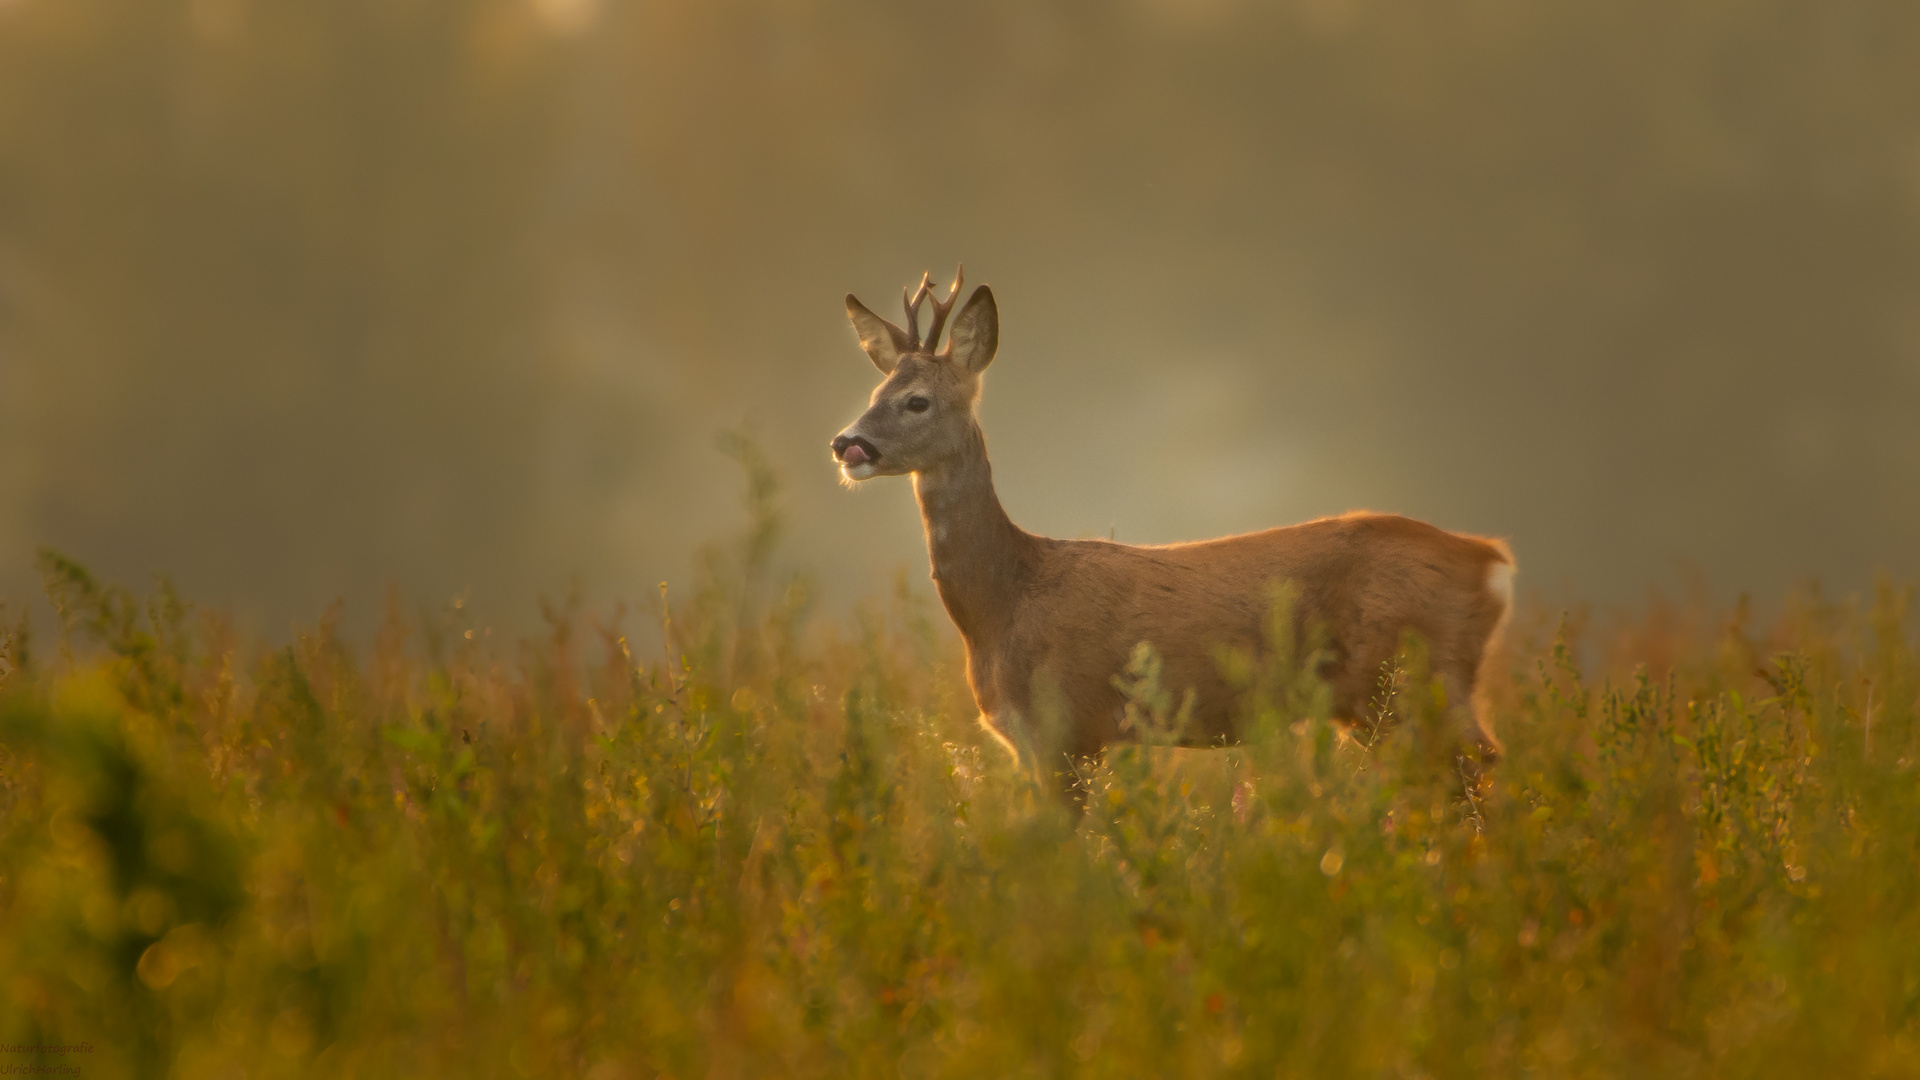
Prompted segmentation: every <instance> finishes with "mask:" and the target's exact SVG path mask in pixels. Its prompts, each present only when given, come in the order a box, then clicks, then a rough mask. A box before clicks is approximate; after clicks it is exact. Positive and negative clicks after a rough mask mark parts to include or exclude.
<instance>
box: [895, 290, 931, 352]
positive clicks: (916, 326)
mask: <svg viewBox="0 0 1920 1080" xmlns="http://www.w3.org/2000/svg"><path fill="white" fill-rule="evenodd" d="M932 295H933V275H932V274H921V275H920V287H919V288H918V289H915V290H914V291H913V293H912V294H911V295H909V294H908V292H907V290H906V289H904V288H903V289H901V290H900V302H901V303H902V304H904V305H905V306H906V309H907V337H908V338H910V339H912V341H913V347H914V348H915V349H918V348H920V302H921V301H922V300H925V299H927V298H928V297H930V296H932ZM933 306H934V308H935V310H936V311H937V310H938V309H939V307H940V301H938V300H935V301H934V302H933ZM938 340H940V320H939V318H938V317H936V318H935V319H934V323H933V338H932V340H930V341H929V342H928V344H929V345H931V344H932V343H933V342H934V341H938Z"/></svg>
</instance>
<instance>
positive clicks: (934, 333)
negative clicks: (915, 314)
mask: <svg viewBox="0 0 1920 1080" xmlns="http://www.w3.org/2000/svg"><path fill="white" fill-rule="evenodd" d="M966 276H967V268H966V266H964V265H961V266H957V267H955V268H954V271H953V284H952V285H950V286H948V287H947V302H946V303H944V304H943V303H941V302H940V300H939V298H938V297H936V296H934V295H933V294H932V293H931V292H929V293H928V294H927V299H929V300H932V301H933V327H932V328H931V329H930V330H928V331H927V348H929V349H932V348H938V347H939V345H940V331H942V330H944V329H946V327H947V315H948V313H949V312H951V311H952V310H953V302H954V301H955V300H958V299H959V298H960V286H961V285H962V284H963V283H965V281H966Z"/></svg>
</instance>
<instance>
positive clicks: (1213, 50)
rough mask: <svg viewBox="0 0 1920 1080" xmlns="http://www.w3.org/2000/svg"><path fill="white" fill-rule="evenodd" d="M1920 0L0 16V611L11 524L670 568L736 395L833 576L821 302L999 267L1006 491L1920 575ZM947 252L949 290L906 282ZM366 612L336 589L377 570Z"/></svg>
mask: <svg viewBox="0 0 1920 1080" xmlns="http://www.w3.org/2000/svg"><path fill="white" fill-rule="evenodd" d="M1916 41H1920V9H1916V8H1914V7H1912V6H1911V5H1905V4H1899V3H1892V2H1887V3H1853V2H1837V3H1826V4H1820V5H1801V4H1789V3H1784V2H1764V3H1752V4H1740V5H1729V4H1722V3H1717V2H1704V0H1697V2H1677V3H1676V2H1671V0H1661V2H1654V0H1644V2H1639V0H1628V2H1622V3H1609V4H1593V5H1554V6H1542V5H1537V4H1530V3H1522V2H1518V0H1514V2H1502V0H1491V2H1488V0H1477V2H1471V3H1468V2H1431V0H1420V2H1414V0H1404V2H1390V0H1345V2H1336V0H1299V2H1293V3H1273V4H1254V3H1242V2H1234V0H1208V2H1205V3H1190V4H1189V3H1171V2H1168V0H1137V2H1134V3H1113V4H1105V3H1044V2H1032V0H1017V2H1016V0H1005V2H984V3H976V4H970V5H966V6H964V7H955V6H953V5H931V4H930V5H919V4H889V3H880V2H877V0H860V2H854V0H842V2H829V0H815V2H804V0H717V2H703V3H613V2H598V0H486V2H452V0H411V2H407V3H394V2H392V0H339V2H330V3H326V4H278V3H266V2H263V0H184V2H179V3H169V2H138V3H136V2H131V0H6V2H0V597H6V598H8V599H10V600H12V599H15V598H21V597H25V596H28V595H31V594H33V593H34V592H36V591H37V583H36V581H35V578H34V571H33V565H32V551H33V548H34V546H35V545H39V544H47V545H51V546H54V547H56V548H59V549H61V550H63V551H66V552H68V553H70V554H72V555H73V556H75V557H76V558H78V559H80V560H81V561H83V562H85V563H87V564H89V565H91V566H93V567H94V568H95V569H96V570H98V571H100V572H102V573H103V574H104V575H105V576H108V577H110V578H115V579H118V580H123V581H128V582H130V583H134V584H142V583H144V581H145V578H146V575H147V574H148V573H149V572H151V571H165V572H169V573H171V574H172V575H174V576H175V578H176V579H177V580H178V582H179V584H180V586H181V589H182V591H183V592H184V593H185V594H186V595H188V596H190V597H194V598H197V599H200V600H203V601H207V602H212V603H216V604H224V605H230V606H232V607H233V608H234V609H236V610H237V611H239V612H241V613H242V614H243V615H244V616H245V617H246V618H248V619H249V620H251V621H253V622H255V623H256V624H259V625H262V626H265V627H268V628H272V629H274V630H275V631H276V632H277V631H278V630H279V629H280V628H282V627H284V626H285V625H287V623H288V622H289V621H290V620H296V619H298V620H307V619H311V618H312V617H313V615H314V613H316V612H317V611H318V610H319V609H320V608H321V607H323V606H324V605H325V604H326V603H328V602H329V601H331V600H333V599H334V598H336V597H340V598H345V599H346V600H347V602H348V610H349V612H350V618H357V617H361V616H364V617H365V618H367V619H369V620H370V619H371V617H372V615H373V614H374V612H375V611H376V609H377V606H378V598H379V596H380V593H381V590H382V589H383V588H384V587H385V586H386V584H387V583H389V582H394V583H398V584H399V585H401V586H402V588H403V589H404V590H405V591H406V592H407V593H408V594H409V595H411V596H416V597H420V598H425V599H435V598H443V597H448V596H452V595H454V594H456V593H460V592H462V591H467V590H470V595H471V597H472V602H473V603H474V604H476V605H477V606H478V607H479V608H480V609H482V610H487V611H491V612H494V613H496V614H497V615H498V617H499V618H500V619H502V620H504V621H507V622H512V621H514V620H528V619H531V618H532V614H533V612H534V610H535V609H534V606H533V597H534V596H536V595H537V594H538V593H540V592H541V591H546V592H549V593H556V592H561V591H564V590H565V589H566V587H567V584H568V582H569V581H570V580H571V579H573V578H575V577H576V576H577V578H578V580H579V581H580V583H581V586H582V589H583V592H584V593H585V595H586V596H587V597H589V598H590V599H594V600H596V601H598V600H604V599H608V598H614V597H624V598H628V599H630V600H642V599H643V598H644V597H646V596H647V595H649V594H650V593H651V591H652V588H653V586H654V584H655V583H656V582H657V581H659V580H661V579H662V578H667V579H670V580H675V581H684V580H685V579H686V576H687V574H688V570H689V567H690V565H691V562H690V552H692V551H693V549H694V548H695V547H696V546H697V545H698V544H699V543H701V542H702V541H706V540H709V539H712V538H715V537H720V536H724V535H727V534H728V533H730V532H731V531H733V530H735V529H737V528H738V525H739V522H740V513H739V509H738V506H739V491H740V488H741V480H740V477H739V474H738V470H737V468H736V467H735V466H734V465H733V463H732V462H731V461H730V460H729V459H727V458H726V457H725V456H724V455H723V454H722V453H720V452H719V450H718V449H717V447H716V435H717V434H718V433H719V432H721V431H724V430H734V429H740V428H743V427H744V428H745V429H746V430H749V431H750V432H751V433H752V434H753V437H754V438H755V440H756V441H757V442H758V444H759V445H760V447H761V448H762V449H763V450H764V452H765V453H766V454H767V455H768V456H769V457H770V458H771V459H772V460H773V461H774V462H775V464H776V465H777V467H778V468H779V470H780V472H781V474H782V477H783V479H784V482H785V499H786V506H787V523H788V526H789V534H788V547H787V549H786V550H787V557H788V559H789V560H790V561H791V562H793V563H795V564H797V565H801V566H806V567H810V568H812V569H813V570H815V571H817V573H818V575H819V578H820V580H821V582H822V584H823V587H824V589H825V590H826V593H827V595H828V597H829V598H830V599H833V600H835V601H836V602H837V601H838V600H844V599H846V598H849V597H854V596H859V595H865V594H868V593H872V592H875V591H877V590H879V589H882V588H884V586H885V583H886V581H887V580H888V578H889V577H890V573H891V570H892V568H894V567H897V566H901V565H905V566H908V567H910V568H911V569H912V572H913V574H914V575H915V576H916V577H917V576H918V575H919V574H920V573H921V570H922V567H923V566H924V558H925V555H924V551H923V549H922V546H921V539H920V536H919V532H918V521H917V518H916V516H915V514H914V512H913V510H912V506H911V499H910V495H909V493H908V491H907V488H906V485H905V484H904V483H893V484H875V485H868V487H867V489H865V490H862V491H860V492H858V493H854V494H849V493H847V492H845V491H843V490H842V489H840V488H839V487H838V486H837V484H836V474H835V471H834V469H833V467H832V465H831V463H830V462H829V460H828V455H827V450H826V442H827V439H828V438H829V437H831V436H832V434H833V433H834V432H835V431H837V430H839V428H840V427H841V426H843V425H844V424H845V423H846V422H847V421H848V420H849V419H851V418H852V417H853V416H854V415H856V414H857V413H858V412H859V411H860V409H861V408H862V407H863V403H864V400H865V396H866V394H867V392H868V390H869V389H870V388H871V385H872V383H873V381H874V373H873V371H872V369H871V367H870V366H869V365H868V364H867V362H866V361H865V359H864V358H863V357H862V356H861V355H860V352H859V350H858V349H857V347H856V346H855V343H854V340H853V336H852V333H851V331H850V330H849V329H848V328H847V326H846V323H845V319H844V315H843V309H842V306H841V303H840V297H841V296H842V295H843V294H844V293H846V292H847V291H849V290H851V291H854V292H856V293H858V294H859V295H860V296H861V297H862V298H864V299H865V300H867V302H868V303H870V304H872V305H873V306H874V307H875V308H876V310H880V311H882V313H885V314H891V313H892V310H893V306H894V305H893V303H892V300H891V298H892V296H893V295H894V294H895V293H896V292H897V291H898V290H899V288H900V287H901V286H902V285H903V284H905V283H908V282H909V281H910V280H918V277H919V274H920V273H921V271H923V270H931V271H933V273H934V274H935V276H936V277H940V276H942V275H948V274H951V272H952V268H953V265H954V263H955V262H957V261H962V260H964V261H965V263H966V265H967V271H968V278H969V280H970V281H975V282H990V283H991V284H992V285H993V287H994V290H995V293H996V295H997V296H998V298H999V301H1000V306H1001V312H1002V338H1001V341H1002V345H1001V354H1000V357H999V359H998V360H997V361H996V363H995V366H994V369H993V373H992V377H991V378H990V379H989V380H988V381H987V387H986V391H985V399H984V407H983V409H984V423H985V426H986V430H987V436H988V440H989V446H990V448H991V450H992V453H993V460H994V463H995V466H996V472H995V478H996V480H997V481H998V484H999V489H1000V492H1001V495H1002V498H1003V500H1004V501H1005V503H1006V505H1007V509H1008V511H1009V512H1010V513H1011V515H1012V516H1013V518H1014V519H1015V520H1016V521H1017V522H1018V523H1020V524H1021V525H1023V526H1025V527H1026V528H1028V529H1030V530H1034V531H1038V532H1044V533H1049V534H1055V535H1066V536H1075V535H1099V536H1105V535H1108V534H1109V532H1110V531H1111V532H1112V533H1113V534H1114V535H1116V536H1117V537H1118V538H1119V539H1121V540H1126V541H1137V542H1149V541H1162V540H1174V539H1183V538H1199V537H1205V536H1212V535H1217V534H1221V533H1226V532H1233V531H1240V530H1248V529H1255V528H1262V527H1266V526H1269V525H1275V524H1284V523H1290V522H1294V521H1299V520H1302V519H1305V518H1309V517H1314V516H1317V515H1321V514H1327V513H1335V512H1339V511H1343V510H1347V509H1351V508H1355V507H1370V508H1373V509H1379V510H1392V511H1398V512H1403V513H1407V514H1411V515H1414V516H1418V517H1422V518H1427V519H1430V520H1432V521H1434V522H1436V523H1437V524H1440V525H1442V526H1443V527H1447V528H1453V529H1461V530H1466V531H1470V532H1476V533H1486V534H1493V535H1502V536H1506V537H1508V538H1509V539H1510V540H1511V542H1512V544H1513V547H1514V550H1515V551H1516V553H1517V554H1518V556H1519V559H1520V563H1521V567H1522V575H1521V579H1520V580H1521V581H1522V583H1523V585H1525V586H1530V587H1533V588H1544V589H1547V590H1549V591H1550V592H1553V593H1554V594H1555V595H1567V596H1579V597H1592V598H1596V599H1599V600H1602V601H1610V600H1622V601H1633V600H1637V599H1639V598H1640V597H1642V596H1643V595H1644V593H1645V590H1646V589H1647V588H1648V587H1649V585H1650V584H1660V585H1665V586H1668V587H1672V586H1674V585H1676V584H1677V583H1678V582H1679V577H1678V576H1677V574H1676V567H1678V566H1680V565H1682V564H1686V565H1691V566H1694V567H1697V568H1699V569H1700V570H1702V571H1704V573H1705V575H1706V576H1707V578H1708V579H1709V580H1711V581H1712V582H1713V583H1714V584H1715V585H1717V586H1719V587H1721V588H1723V589H1727V590H1732V589H1752V590H1754V591H1755V592H1756V593H1758V594H1760V595H1771V594H1777V593H1778V591H1779V590H1780V589H1781V588H1782V587H1784V586H1785V585H1787V584H1788V583H1790V582H1792V581H1794V580H1797V579H1799V578H1800V577H1802V576H1807V575H1813V576H1818V577H1819V578H1821V579H1822V580H1823V581H1825V582H1826V583H1827V584H1828V585H1829V586H1831V587H1832V588H1834V589H1835V590H1842V589H1848V588H1853V587H1857V586H1859V585H1861V584H1863V583H1865V582H1866V581H1868V580H1869V579H1870V578H1871V575H1872V574H1873V573H1874V572H1875V571H1876V570H1877V569H1886V570H1889V571H1891V572H1893V573H1894V574H1895V575H1897V576H1906V577H1911V576H1913V575H1914V574H1915V573H1916V572H1917V571H1920V499H1916V498H1915V495H1916V493H1917V492H1920V423H1916V422H1915V419H1914V418H1915V417H1916V416H1920V303H1916V297H1920V110H1916V109H1915V108H1914V105H1915V103H1916V102H1920V65H1916V64H1915V63H1914V62H1913V45H1914V43H1915V42H1916ZM943 280H944V278H943ZM356 613H357V614H356Z"/></svg>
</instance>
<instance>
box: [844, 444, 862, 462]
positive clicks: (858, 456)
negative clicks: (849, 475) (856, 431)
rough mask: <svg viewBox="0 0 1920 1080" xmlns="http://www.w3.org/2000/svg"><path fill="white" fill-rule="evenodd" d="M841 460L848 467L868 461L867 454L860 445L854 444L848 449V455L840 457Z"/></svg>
mask: <svg viewBox="0 0 1920 1080" xmlns="http://www.w3.org/2000/svg"><path fill="white" fill-rule="evenodd" d="M840 460H841V461H843V462H845V463H846V464H848V465H859V464H862V463H864V462H865V461H866V460H867V452H866V451H865V450H862V449H860V444H859V443H854V444H853V445H852V446H849V447H847V452H846V453H844V454H841V455H840Z"/></svg>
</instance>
